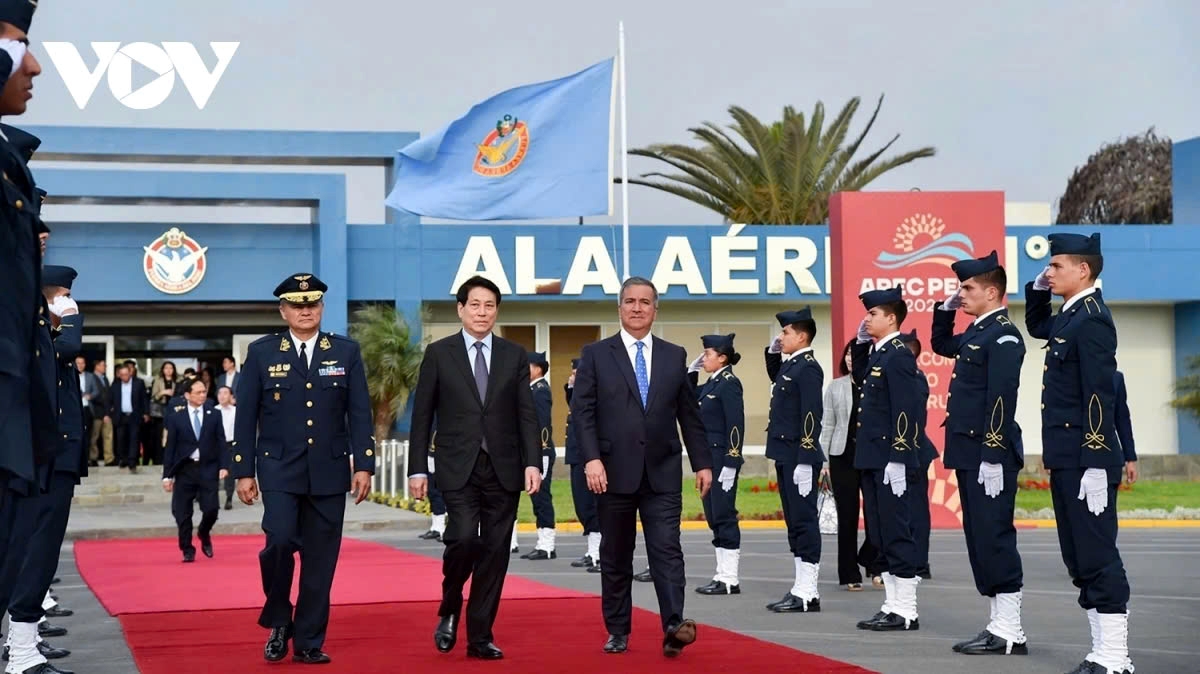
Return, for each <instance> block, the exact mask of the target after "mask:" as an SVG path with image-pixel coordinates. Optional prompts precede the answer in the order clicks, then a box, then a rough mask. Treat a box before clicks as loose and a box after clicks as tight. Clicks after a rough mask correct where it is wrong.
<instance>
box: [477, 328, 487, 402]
mask: <svg viewBox="0 0 1200 674" xmlns="http://www.w3.org/2000/svg"><path fill="white" fill-rule="evenodd" d="M475 388H477V389H479V401H480V402H483V401H484V400H487V388H488V369H487V361H486V360H484V358H483V342H475Z"/></svg>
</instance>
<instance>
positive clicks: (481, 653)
mask: <svg viewBox="0 0 1200 674" xmlns="http://www.w3.org/2000/svg"><path fill="white" fill-rule="evenodd" d="M467 657H468V658H479V659H480V660H499V659H501V658H503V657H504V651H502V650H500V649H499V648H496V644H493V643H492V642H490V641H489V642H487V643H486V644H468V645H467Z"/></svg>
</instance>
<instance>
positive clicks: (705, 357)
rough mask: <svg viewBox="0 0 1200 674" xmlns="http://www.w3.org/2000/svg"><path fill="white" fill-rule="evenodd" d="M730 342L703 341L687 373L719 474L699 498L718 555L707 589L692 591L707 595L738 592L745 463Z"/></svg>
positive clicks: (726, 339)
mask: <svg viewBox="0 0 1200 674" xmlns="http://www.w3.org/2000/svg"><path fill="white" fill-rule="evenodd" d="M733 337H734V336H733V335H732V334H729V335H704V336H703V337H701V338H700V344H701V346H703V347H704V352H703V353H701V354H700V357H699V358H697V359H696V360H695V362H693V363H692V365H691V367H690V368H688V369H689V370H690V371H689V376H690V377H691V378H692V385H693V386H696V397H697V398H699V399H700V420H701V421H703V422H704V439H705V440H706V441H707V442H708V449H709V451H710V452H711V453H712V460H713V468H714V469H715V468H718V467H719V468H720V469H721V471H720V473H718V474H717V484H716V485H714V486H715V488H714V489H710V490H708V494H706V495H705V496H704V497H703V498H701V499H700V500H701V502H702V503H703V505H704V519H705V521H706V522H708V528H709V529H710V530H712V532H713V548H714V550H715V552H716V555H717V573H716V575H714V576H713V579H712V581H710V582H709V583H708V584H707V585H702V586H700V587H698V588H696V592H699V593H700V594H708V595H720V594H741V592H742V588H741V584H740V583H739V581H738V560H739V558H740V556H741V552H742V530H741V529H740V528H739V527H738V512H737V479H738V471H739V470H740V469H741V467H742V464H743V463H744V462H745V459H744V458H743V457H742V437H743V436H744V435H745V431H746V414H745V409H744V404H745V403H744V401H743V394H742V382H741V380H739V379H738V378H737V377H736V376H735V375H734V374H733V366H734V365H737V364H738V361H740V360H741V359H742V356H741V354H739V353H737V352H736V351H734V349H733ZM701 369H703V370H704V371H705V372H707V373H708V380H707V381H705V382H704V385H703V386H697V384H698V383H699V379H700V372H699V371H700V370H701Z"/></svg>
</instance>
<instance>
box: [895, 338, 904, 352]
mask: <svg viewBox="0 0 1200 674" xmlns="http://www.w3.org/2000/svg"><path fill="white" fill-rule="evenodd" d="M892 346H894V347H896V348H897V349H899V348H901V347H903V346H904V342H902V341H900V338H899V337H893V338H892Z"/></svg>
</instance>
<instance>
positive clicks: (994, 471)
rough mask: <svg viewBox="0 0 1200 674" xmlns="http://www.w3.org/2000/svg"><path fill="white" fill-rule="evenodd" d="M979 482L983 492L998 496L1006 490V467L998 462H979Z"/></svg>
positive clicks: (994, 496)
mask: <svg viewBox="0 0 1200 674" xmlns="http://www.w3.org/2000/svg"><path fill="white" fill-rule="evenodd" d="M979 484H981V485H983V493H985V494H987V495H988V496H991V497H992V498H996V497H997V496H999V495H1000V492H1002V491H1004V468H1003V466H1001V465H1000V464H998V463H988V462H987V461H983V462H981V463H980V464H979Z"/></svg>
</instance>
